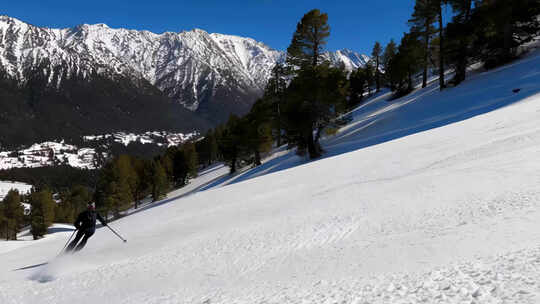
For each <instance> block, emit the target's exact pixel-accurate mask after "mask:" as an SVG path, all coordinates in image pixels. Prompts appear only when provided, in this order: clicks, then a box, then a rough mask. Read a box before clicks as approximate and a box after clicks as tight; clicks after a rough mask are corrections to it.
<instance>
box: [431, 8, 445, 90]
mask: <svg viewBox="0 0 540 304" xmlns="http://www.w3.org/2000/svg"><path fill="white" fill-rule="evenodd" d="M432 1H433V5H434V6H435V10H436V12H437V20H438V21H439V29H438V30H439V87H440V89H441V91H442V90H443V89H444V88H445V86H446V83H445V81H444V69H445V63H444V54H445V49H444V22H443V6H444V5H446V2H447V0H432Z"/></svg>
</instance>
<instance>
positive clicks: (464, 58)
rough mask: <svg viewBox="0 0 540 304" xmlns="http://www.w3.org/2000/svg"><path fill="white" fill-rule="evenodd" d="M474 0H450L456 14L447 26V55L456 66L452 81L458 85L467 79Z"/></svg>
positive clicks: (472, 38) (472, 37) (472, 32)
mask: <svg viewBox="0 0 540 304" xmlns="http://www.w3.org/2000/svg"><path fill="white" fill-rule="evenodd" d="M474 2H475V1H474V0H448V3H449V4H450V5H451V6H452V9H453V11H454V12H455V14H456V15H455V16H454V18H453V20H452V22H451V23H449V24H448V25H447V27H446V37H447V39H446V41H447V46H446V51H445V53H446V55H445V56H446V57H447V58H448V61H449V63H450V64H451V65H453V66H454V70H455V76H454V79H453V80H452V82H453V83H454V84H455V85H457V84H459V83H461V82H462V81H463V80H465V77H466V70H467V65H468V64H469V58H470V57H471V53H472V50H471V47H472V44H473V41H474V26H473V24H472V22H471V21H472V15H473V4H474Z"/></svg>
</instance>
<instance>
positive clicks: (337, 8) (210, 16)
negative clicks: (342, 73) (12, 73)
mask: <svg viewBox="0 0 540 304" xmlns="http://www.w3.org/2000/svg"><path fill="white" fill-rule="evenodd" d="M413 7H414V0H377V1H359V0H353V1H340V0H334V1H331V0H311V1H308V0H244V1H235V0H229V1H219V0H200V1H181V0H176V1H172V0H170V1H165V0H153V1H139V0H131V1H128V0H91V1H79V0H70V1H66V0H24V1H3V3H2V7H1V8H0V15H8V16H11V17H15V18H18V19H21V20H22V21H25V22H28V23H31V24H34V25H37V26H46V27H57V28H64V27H73V26H75V25H78V24H82V23H89V24H93V23H106V24H107V25H109V26H110V27H113V28H118V27H124V28H129V29H138V30H142V29H145V30H149V31H152V32H156V33H162V32H164V31H173V32H178V31H182V30H190V29H193V28H200V29H203V30H206V31H208V32H212V33H222V34H232V35H240V36H246V37H251V38H254V39H256V40H259V41H262V42H264V43H266V44H268V45H269V46H271V47H273V48H276V49H280V50H284V49H286V48H287V46H288V45H289V43H290V40H291V37H292V33H293V32H294V30H295V28H296V23H297V22H298V21H299V20H300V18H301V17H302V16H303V15H304V13H306V12H307V11H309V10H310V9H313V8H318V9H320V10H321V11H323V12H326V13H328V17H329V20H328V21H329V24H330V27H331V35H330V39H329V41H328V45H327V47H328V49H330V50H337V49H343V48H349V49H352V50H355V51H359V52H362V53H366V54H370V53H371V49H372V47H373V44H374V42H375V41H377V40H378V41H380V42H381V43H383V44H386V43H387V42H388V41H389V40H390V38H394V39H395V40H396V41H399V39H400V37H401V35H402V33H403V32H404V31H407V30H408V26H407V20H408V19H409V17H410V15H411V13H412V10H413Z"/></svg>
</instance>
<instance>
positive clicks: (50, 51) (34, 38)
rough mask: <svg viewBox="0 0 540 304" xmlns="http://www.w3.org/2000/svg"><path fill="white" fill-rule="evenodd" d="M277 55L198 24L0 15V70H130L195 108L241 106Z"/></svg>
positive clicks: (53, 76)
mask: <svg viewBox="0 0 540 304" xmlns="http://www.w3.org/2000/svg"><path fill="white" fill-rule="evenodd" d="M326 57H327V58H328V59H329V60H330V61H331V62H332V63H333V64H336V65H341V64H343V65H344V66H345V67H346V68H348V69H353V68H357V67H358V66H361V65H363V64H365V62H366V61H367V60H368V59H369V58H368V57H367V56H365V55H360V54H358V53H355V52H353V51H350V50H343V51H337V52H335V53H328V54H326ZM282 60H284V53H283V52H280V51H277V50H274V49H272V48H270V47H268V46H267V45H265V44H263V43H261V42H257V41H255V40H253V39H250V38H243V37H238V36H231V35H222V34H215V33H214V34H209V33H207V32H205V31H203V30H200V29H194V30H191V31H183V32H179V33H173V32H165V33H163V34H155V33H151V32H148V31H137V30H127V29H112V28H109V27H108V26H107V25H105V24H94V25H87V24H84V25H79V26H76V27H73V28H66V29H49V28H40V27H36V26H32V25H30V24H27V23H24V22H22V21H20V20H17V19H14V18H11V17H8V16H0V69H2V70H4V71H5V72H6V73H7V75H9V76H10V77H13V78H15V79H16V80H17V81H19V82H23V83H24V82H27V81H28V78H29V74H30V73H29V71H35V70H36V69H38V70H39V71H41V72H43V76H44V77H46V79H47V82H48V84H49V85H50V86H54V87H57V88H58V87H60V86H61V84H62V82H63V81H64V80H65V79H66V78H70V77H73V76H78V77H83V78H88V77H92V75H94V74H96V73H97V74H99V75H106V76H107V77H115V76H118V75H121V76H124V77H125V76H127V77H129V78H130V79H136V80H137V79H144V80H147V81H148V82H150V83H151V84H152V85H154V86H156V87H157V88H159V90H161V91H162V92H164V93H165V94H166V95H167V96H169V97H170V98H172V99H174V100H175V101H176V102H178V103H181V104H182V105H184V106H185V107H186V108H188V109H190V110H192V111H195V110H201V112H208V111H209V112H215V111H218V110H221V109H219V107H218V108H216V107H208V104H212V103H215V102H219V103H220V104H221V103H223V102H228V103H236V104H238V105H235V106H232V108H233V110H244V111H245V110H246V109H247V108H248V106H249V105H250V104H251V103H252V102H253V101H254V99H255V98H256V97H257V96H258V95H260V93H261V92H262V90H263V89H264V87H265V85H266V82H267V81H268V78H269V77H270V73H271V69H272V67H273V66H274V65H275V64H276V62H278V61H282ZM205 104H206V105H207V106H206V107H205V106H204V105H205ZM205 110H206V111H205Z"/></svg>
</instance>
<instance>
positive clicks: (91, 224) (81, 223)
mask: <svg viewBox="0 0 540 304" xmlns="http://www.w3.org/2000/svg"><path fill="white" fill-rule="evenodd" d="M96 219H98V220H99V221H100V222H101V224H102V225H103V226H107V222H106V221H105V219H103V217H101V215H99V213H97V212H96V205H95V204H94V203H92V202H90V203H88V209H87V210H86V211H83V212H81V213H80V214H79V216H78V217H77V220H76V221H75V224H74V225H75V228H77V230H78V231H77V235H76V236H75V239H74V240H73V241H72V242H71V243H69V245H68V247H67V248H66V251H67V252H70V251H73V250H75V251H79V250H81V249H83V247H84V245H86V241H88V239H89V238H90V237H91V236H92V235H93V234H94V232H96ZM81 238H82V241H81V242H80V243H79V245H77V243H78V242H79V240H80V239H81ZM75 246H76V247H75Z"/></svg>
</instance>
